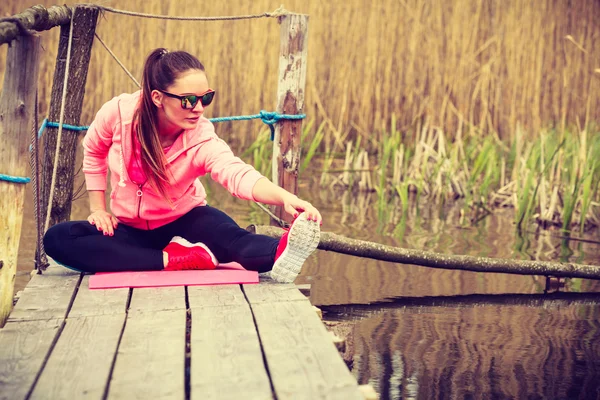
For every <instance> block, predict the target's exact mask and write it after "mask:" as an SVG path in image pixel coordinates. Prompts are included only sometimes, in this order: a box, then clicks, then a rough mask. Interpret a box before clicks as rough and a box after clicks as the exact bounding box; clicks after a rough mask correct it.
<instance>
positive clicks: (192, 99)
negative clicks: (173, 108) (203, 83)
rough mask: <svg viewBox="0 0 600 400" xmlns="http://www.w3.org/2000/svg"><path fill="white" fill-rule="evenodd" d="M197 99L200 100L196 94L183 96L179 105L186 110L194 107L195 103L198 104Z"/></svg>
mask: <svg viewBox="0 0 600 400" xmlns="http://www.w3.org/2000/svg"><path fill="white" fill-rule="evenodd" d="M198 100H200V98H199V97H198V96H194V95H190V96H185V97H184V98H183V99H181V106H182V107H183V108H185V109H186V110H187V109H189V108H194V107H196V104H198Z"/></svg>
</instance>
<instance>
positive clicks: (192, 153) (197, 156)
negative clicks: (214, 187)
mask: <svg viewBox="0 0 600 400" xmlns="http://www.w3.org/2000/svg"><path fill="white" fill-rule="evenodd" d="M139 98H140V91H138V92H135V93H133V94H122V95H120V96H118V97H115V98H113V99H112V100H110V101H109V102H107V103H106V104H104V105H103V106H102V108H101V109H100V111H98V114H96V118H95V119H94V122H92V124H91V125H90V128H89V130H88V131H87V134H86V135H85V138H84V140H83V149H84V150H83V154H84V157H83V172H84V174H85V181H86V186H87V189H88V190H103V191H106V172H107V168H110V172H111V173H110V183H111V188H112V192H111V194H110V209H111V211H112V213H113V215H114V216H115V217H117V218H118V219H119V221H121V222H122V223H124V224H126V225H129V226H133V227H135V228H138V229H155V228H158V227H160V226H162V225H165V224H168V223H169V222H172V221H174V220H176V219H177V218H179V217H181V216H182V215H184V214H185V213H187V212H188V211H190V210H191V209H193V208H194V207H198V206H204V205H206V191H205V190H204V187H203V186H202V184H201V183H200V181H199V180H198V179H197V178H198V177H199V176H202V175H204V174H207V173H210V174H211V177H212V178H213V179H214V180H215V181H217V182H219V183H220V184H221V185H223V186H224V187H225V188H226V189H227V190H229V191H230V192H231V193H232V194H233V195H234V196H236V197H240V198H242V199H246V200H254V198H253V197H252V188H253V187H254V185H255V184H256V181H258V180H259V179H260V178H262V177H263V176H262V175H261V174H260V173H259V172H258V171H256V170H255V169H254V168H253V167H252V166H250V165H248V164H246V163H245V162H243V161H242V160H240V159H239V158H238V157H235V156H234V155H233V153H232V152H231V149H230V148H229V146H227V144H226V143H225V142H224V141H223V140H221V139H219V138H218V137H217V135H216V134H215V131H214V127H213V124H212V123H211V122H210V121H208V120H207V119H206V118H204V117H202V118H200V121H199V122H198V125H197V126H196V128H195V129H193V130H186V131H184V132H183V133H182V134H181V135H180V136H179V137H178V138H177V140H175V142H174V143H173V145H172V146H171V148H170V149H168V151H167V153H166V157H167V161H168V168H169V171H168V173H169V176H171V181H170V189H169V195H170V197H171V203H169V202H168V201H166V200H165V199H164V198H163V197H162V196H161V195H160V194H158V193H157V192H156V191H154V190H153V189H152V188H151V187H150V185H149V184H148V183H141V184H140V183H138V182H133V181H132V178H131V176H140V175H142V176H143V172H142V171H141V169H140V167H139V166H137V164H138V163H134V162H131V161H132V157H133V155H134V142H133V140H137V139H133V135H132V133H131V122H132V118H133V113H134V110H135V108H136V106H137V104H138V101H139ZM126 166H129V169H128V168H126ZM136 166H137V167H136ZM133 168H138V169H139V170H137V171H135V170H132V169H133Z"/></svg>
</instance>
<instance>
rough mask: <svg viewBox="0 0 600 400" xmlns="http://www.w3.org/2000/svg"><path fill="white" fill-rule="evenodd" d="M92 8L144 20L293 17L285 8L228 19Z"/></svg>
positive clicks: (102, 7)
mask: <svg viewBox="0 0 600 400" xmlns="http://www.w3.org/2000/svg"><path fill="white" fill-rule="evenodd" d="M91 6H92V7H97V8H99V9H101V10H103V11H108V12H111V13H114V14H122V15H129V16H132V17H142V18H154V19H168V20H176V21H233V20H239V19H257V18H279V17H283V16H286V15H293V13H290V12H289V11H287V10H285V9H284V8H283V7H279V8H278V9H276V10H275V11H273V12H270V13H269V12H264V13H261V14H248V15H235V16H226V17H182V16H171V15H158V14H148V13H141V12H135V11H126V10H119V9H116V8H112V7H106V6H100V5H97V4H93V5H91Z"/></svg>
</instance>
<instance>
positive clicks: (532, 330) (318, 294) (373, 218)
mask: <svg viewBox="0 0 600 400" xmlns="http://www.w3.org/2000/svg"><path fill="white" fill-rule="evenodd" d="M307 176H309V175H308V174H306V175H304V178H303V180H302V182H301V187H300V196H301V197H304V198H307V199H308V200H310V201H311V202H312V203H313V204H315V205H316V206H317V207H319V209H320V211H321V212H322V214H323V216H324V225H323V230H325V231H330V232H335V233H338V234H342V235H345V236H348V237H353V238H357V239H363V240H370V241H374V242H380V243H385V244H390V245H394V246H403V247H406V248H414V249H426V250H431V251H436V252H442V253H449V254H469V255H476V256H488V257H500V258H520V259H540V260H559V259H562V260H569V261H573V262H581V263H588V264H595V265H600V252H599V251H598V249H599V248H598V245H597V244H594V243H587V242H564V241H562V240H561V239H560V238H556V237H553V236H551V235H557V233H556V232H553V233H547V232H546V233H544V234H542V235H534V234H531V235H528V236H526V237H525V238H520V237H518V236H517V235H515V231H514V225H513V223H512V218H513V214H512V212H513V211H512V210H511V209H509V210H505V211H502V210H500V211H498V212H496V213H494V214H493V215H491V216H489V217H487V218H485V219H484V220H482V221H481V222H480V223H479V224H478V225H477V226H474V227H469V226H466V227H465V226H463V225H461V224H460V218H461V216H460V213H459V211H458V209H457V208H452V207H450V208H439V207H432V208H426V207H420V208H419V209H418V210H417V209H416V208H414V207H413V208H411V209H410V210H409V214H408V216H407V218H406V220H405V223H404V224H403V223H401V222H402V219H401V218H400V216H399V215H398V214H394V213H393V212H390V213H389V215H382V216H379V215H378V212H377V210H376V209H375V207H376V198H375V197H374V196H371V197H365V196H354V195H351V194H348V193H346V194H344V193H340V192H335V191H332V190H330V189H322V188H320V187H319V186H318V185H316V184H315V183H314V182H310V183H307V181H308V179H306V177H307ZM28 200H29V201H27V207H26V208H27V209H26V214H25V215H26V219H25V222H24V232H23V235H22V240H21V248H20V251H19V257H20V258H19V273H20V274H21V275H20V276H18V277H17V289H18V290H20V289H22V287H24V285H25V284H26V282H27V280H28V271H30V270H31V267H32V265H33V264H32V263H31V261H30V260H32V259H33V248H34V240H35V234H34V232H33V226H34V225H33V218H31V215H32V205H31V200H30V199H28ZM210 203H211V205H213V206H216V207H219V208H221V209H223V210H225V211H226V212H228V213H229V214H230V215H231V216H232V217H233V218H234V219H236V220H237V221H238V222H239V223H240V225H241V226H247V225H249V224H251V223H267V218H266V217H265V216H264V215H263V213H262V211H260V210H259V209H258V208H257V207H256V206H251V205H249V203H247V202H245V201H242V200H239V199H235V198H233V197H232V196H230V195H229V194H228V193H226V192H225V191H224V190H222V189H221V188H220V187H218V186H216V185H210ZM391 209H399V207H398V206H397V205H394V204H392V205H391ZM85 217H87V203H86V201H85V199H82V200H79V201H77V202H76V203H75V204H74V210H73V215H72V218H74V219H75V218H77V219H83V218H85ZM380 218H383V219H384V220H385V221H386V223H385V224H381V223H379V222H378V221H379V219H380ZM597 236H598V234H597V232H596V233H591V234H588V235H586V236H585V238H587V239H590V240H594V239H595V238H596V237H597ZM298 282H299V283H311V284H312V289H311V301H312V303H313V304H315V305H317V306H319V307H321V308H322V309H323V310H324V312H325V320H326V322H327V324H328V325H330V326H331V329H333V330H334V331H336V332H337V333H338V334H339V335H343V336H346V337H347V348H346V351H345V353H344V354H343V356H344V359H345V361H346V362H347V364H348V365H349V367H350V368H351V369H352V373H353V374H354V375H355V376H356V378H357V380H358V381H359V383H361V384H365V383H370V384H372V385H373V386H374V387H375V389H376V390H377V392H378V393H379V394H380V396H381V399H408V398H421V399H430V398H444V399H445V398H449V399H450V398H452V399H454V398H458V399H462V398H480V399H492V398H497V399H505V398H527V399H529V398H531V399H538V398H539V399H542V398H543V399H571V398H573V399H597V398H600V333H599V332H600V330H599V325H600V281H589V280H587V281H586V280H581V279H571V280H567V281H566V282H563V283H557V282H556V281H549V282H547V281H546V278H545V277H532V276H518V275H509V274H484V273H474V272H465V271H451V270H436V269H432V268H425V267H419V266H413V265H401V264H394V263H388V262H382V261H375V260H370V259H365V258H359V257H353V256H347V255H341V254H336V253H332V252H324V251H319V252H317V253H315V254H314V255H313V256H311V258H310V259H309V260H308V261H307V263H306V264H305V266H304V268H303V270H302V274H301V276H300V277H299V278H298ZM563 285H564V286H563Z"/></svg>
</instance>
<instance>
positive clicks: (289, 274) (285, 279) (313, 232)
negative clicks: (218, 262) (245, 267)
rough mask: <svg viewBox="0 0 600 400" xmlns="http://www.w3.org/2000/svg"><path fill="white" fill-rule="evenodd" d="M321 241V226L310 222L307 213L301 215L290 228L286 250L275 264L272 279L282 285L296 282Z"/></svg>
mask: <svg viewBox="0 0 600 400" xmlns="http://www.w3.org/2000/svg"><path fill="white" fill-rule="evenodd" d="M320 239H321V230H320V229H319V224H318V223H317V222H314V221H308V220H307V219H306V214H305V213H302V214H300V215H299V216H298V218H296V220H295V221H294V223H293V224H292V227H291V228H290V232H289V233H288V243H287V246H286V247H285V250H284V251H283V253H281V255H280V256H279V258H278V259H277V261H275V264H273V269H272V270H271V278H273V279H274V280H275V281H277V282H281V283H289V282H294V280H295V279H296V277H297V276H298V274H299V273H300V270H301V269H302V265H303V264H304V261H306V259H307V258H308V257H309V256H310V255H311V254H312V253H313V251H315V250H316V248H317V246H318V245H319V240H320Z"/></svg>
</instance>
